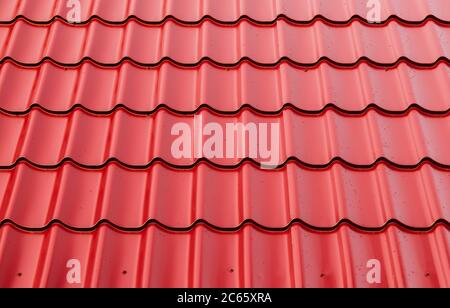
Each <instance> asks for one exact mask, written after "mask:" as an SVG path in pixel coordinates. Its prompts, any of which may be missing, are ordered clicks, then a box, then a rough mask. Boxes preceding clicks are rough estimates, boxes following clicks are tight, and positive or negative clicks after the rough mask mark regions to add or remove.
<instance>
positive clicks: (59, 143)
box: [0, 109, 450, 168]
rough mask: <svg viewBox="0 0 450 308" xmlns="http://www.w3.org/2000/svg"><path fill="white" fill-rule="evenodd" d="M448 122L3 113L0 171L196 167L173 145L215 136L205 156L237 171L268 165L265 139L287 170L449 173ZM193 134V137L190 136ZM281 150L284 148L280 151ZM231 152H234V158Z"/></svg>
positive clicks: (248, 114) (414, 117)
mask: <svg viewBox="0 0 450 308" xmlns="http://www.w3.org/2000/svg"><path fill="white" fill-rule="evenodd" d="M448 119H449V117H448V116H445V117H443V116H440V117H434V116H427V115H423V114H422V113H420V112H418V111H415V110H412V111H411V112H409V113H408V114H405V115H403V116H396V117H392V116H387V115H383V114H380V113H378V112H376V111H373V110H369V111H368V112H367V114H366V115H365V116H356V117H355V116H347V115H343V114H340V113H338V112H336V111H334V110H327V111H326V112H325V113H323V114H322V115H320V116H310V115H304V114H300V113H297V112H295V111H293V110H291V109H286V110H284V111H282V113H281V114H280V115H276V116H262V115H258V114H256V113H254V112H252V111H248V110H243V111H242V112H241V113H240V114H238V115H235V116H223V115H217V114H214V113H212V112H210V111H208V110H204V109H202V110H201V111H200V112H199V113H198V114H197V115H195V116H181V115H177V114H173V113H171V112H169V111H167V110H165V109H160V110H158V111H157V113H155V114H153V115H149V116H136V115H133V114H130V113H128V112H127V111H124V110H117V111H115V112H113V113H112V114H110V115H106V116H99V115H92V114H89V113H87V112H85V111H83V110H79V109H77V110H74V111H73V112H71V113H70V114H67V115H51V114H48V113H45V112H43V111H41V110H40V109H33V110H32V111H30V112H29V113H28V114H26V115H23V116H15V115H7V114H0V139H1V140H2V151H1V152H0V166H2V167H8V166H11V165H13V164H15V162H16V161H17V160H18V159H19V158H26V159H28V160H29V161H31V162H32V163H34V164H36V165H39V166H47V167H51V166H55V165H58V164H59V163H60V162H61V161H62V160H64V159H65V158H71V159H73V160H74V161H75V162H77V163H79V164H81V165H85V166H90V167H95V166H100V165H102V164H103V163H105V162H106V161H108V160H109V159H110V158H115V159H118V160H119V161H121V162H122V163H124V164H125V165H130V166H133V167H139V166H145V165H147V164H149V163H150V162H152V161H153V160H154V159H155V158H160V159H163V160H164V161H166V162H168V163H171V164H173V165H177V166H180V167H182V166H190V165H192V164H194V163H195V162H196V161H197V160H198V158H200V156H198V155H197V152H198V151H197V150H195V152H192V151H188V152H192V153H191V155H190V154H189V153H188V152H183V153H184V155H176V154H174V153H175V152H174V144H175V143H174V142H175V140H179V141H180V142H181V141H182V140H183V141H184V144H181V145H180V146H179V149H181V151H184V150H185V149H184V148H187V149H188V148H191V147H195V145H196V144H200V145H201V147H199V148H198V149H203V150H204V149H208V147H207V145H208V142H207V141H208V140H209V141H211V142H212V141H213V139H211V138H212V137H211V134H213V135H214V142H215V144H216V147H217V146H218V144H219V143H220V142H221V143H222V144H223V147H222V149H220V148H216V150H214V145H210V146H211V149H213V150H212V151H211V155H210V154H208V153H207V152H208V151H207V150H204V151H202V155H201V157H206V158H208V159H210V160H211V161H212V162H214V163H216V164H218V165H221V166H234V165H236V164H239V163H240V162H241V160H242V159H243V158H247V157H249V158H252V159H254V160H255V161H257V162H259V163H264V162H266V161H267V158H268V157H267V155H265V153H264V152H261V151H260V150H261V147H262V145H263V143H261V142H263V141H264V144H266V146H267V150H268V151H271V150H273V151H275V150H277V153H278V157H276V154H277V153H274V154H275V155H274V156H273V159H276V160H277V161H272V162H271V164H270V165H281V164H283V163H284V162H285V161H286V160H288V159H289V158H291V157H295V158H297V159H298V160H300V161H301V162H303V163H304V164H306V165H312V166H324V165H327V164H328V163H329V162H330V161H332V160H333V159H334V158H336V157H339V158H341V159H343V160H344V161H346V162H347V163H348V164H351V165H355V166H360V167H361V168H363V167H365V168H367V166H370V165H372V164H373V163H374V162H376V161H377V160H378V159H379V158H381V157H383V158H385V159H387V160H388V161H390V163H392V164H394V165H397V166H399V167H404V168H412V167H414V166H416V165H417V164H419V163H421V162H422V160H423V159H424V158H429V159H431V160H433V161H434V162H435V163H437V164H440V165H441V166H443V167H446V168H448V167H449V166H450V151H449V147H448V146H447V140H448V136H449V134H450V121H449V120H448ZM236 123H240V125H242V127H241V128H242V130H241V131H239V129H237V130H233V131H230V130H229V125H230V124H236ZM180 124H182V125H183V131H184V133H183V134H182V139H180V137H178V133H181V132H178V133H177V132H176V131H174V127H178V125H180ZM209 124H213V125H214V131H211V133H210V134H209V135H206V133H205V132H206V130H205V127H208V126H209ZM261 125H263V126H264V127H262V126H261ZM275 126H278V128H277V127H275ZM261 127H262V128H261ZM253 128H254V129H253ZM187 129H190V133H189V132H185V130H187ZM247 129H248V130H247ZM278 131H279V133H277V132H278ZM199 134H201V136H200V135H199ZM255 134H256V136H255ZM264 134H266V135H264ZM189 136H190V137H189ZM271 136H274V138H279V143H276V144H275V142H276V141H275V140H276V139H274V140H272V141H270V140H271V139H270V138H272V137H271ZM231 137H233V138H232V139H230V138H231ZM186 138H188V139H186ZM227 138H229V139H228V141H229V142H227ZM255 138H256V139H255ZM258 138H259V139H258ZM261 138H262V139H261ZM264 138H266V140H264ZM268 138H269V139H268ZM231 140H233V141H231ZM258 140H259V142H258V144H257V145H256V147H255V144H254V142H256V141H258ZM230 142H231V146H229V144H230ZM271 142H272V143H271ZM237 145H242V147H237ZM277 145H278V146H279V149H276V148H275V146H277ZM239 149H240V151H238V150H239ZM229 151H233V153H232V155H229V153H230V152H229ZM204 155H207V156H204ZM277 158H278V159H277Z"/></svg>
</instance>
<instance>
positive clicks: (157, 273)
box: [0, 0, 450, 287]
mask: <svg viewBox="0 0 450 308" xmlns="http://www.w3.org/2000/svg"><path fill="white" fill-rule="evenodd" d="M366 5H367V1H359V0H355V1H350V0H340V1H319V0H317V1H294V0H278V1H276V0H258V1H255V0H237V1H207V0H204V1H203V0H189V1H160V0H158V1H157V0H155V1H147V0H146V1H123V0H114V1H112V0H108V1H106V0H96V1H92V0H82V1H81V8H82V12H81V13H82V14H81V15H82V17H81V21H82V23H81V24H69V23H68V22H67V21H66V20H65V19H66V15H67V12H68V8H67V7H66V2H65V1H62V0H41V1H39V2H38V1H31V0H22V1H18V0H17V1H16V0H1V1H0V201H1V202H0V286H1V287H19V286H24V287H50V286H52V287H55V286H56V287H74V286H75V287H98V286H112V287H117V286H126V287H134V286H138V287H149V286H150V287H311V286H319V287H450V265H449V254H450V240H449V239H450V238H449V227H450V225H449V221H448V220H449V216H450V209H449V200H450V189H449V188H450V177H449V176H450V172H449V171H450V153H449V147H448V146H447V141H448V140H447V139H448V138H447V136H448V135H449V129H450V126H449V124H450V121H449V110H450V109H449V104H450V87H449V84H450V74H449V60H448V55H449V49H450V42H449V38H450V31H449V30H450V27H449V24H450V15H449V14H450V7H449V5H450V4H449V2H448V1H447V0H433V1H421V0H415V1H411V0H398V1H388V0H383V1H381V8H382V13H381V21H382V24H381V25H380V24H370V23H368V22H367V20H366V16H367V6H366ZM194 115H196V116H197V118H201V119H202V120H201V121H202V123H203V122H205V123H207V122H216V123H218V124H220V125H225V123H230V122H232V123H249V122H252V123H262V122H265V123H279V124H280V126H281V145H282V149H281V157H280V162H279V166H278V167H279V168H277V169H274V170H264V169H261V168H260V166H258V165H257V164H255V162H261V159H260V158H258V157H257V158H253V157H252V159H253V162H249V161H247V159H248V158H249V157H248V156H249V155H247V156H246V157H244V160H245V162H243V163H242V162H241V160H242V158H234V159H220V158H209V160H207V161H205V160H203V159H202V160H201V161H196V159H175V158H174V157H173V156H172V155H171V153H170V147H171V144H172V141H173V136H171V127H172V125H173V124H175V123H177V122H185V123H188V124H189V127H191V128H192V127H193V121H194ZM238 141H239V140H238ZM246 142H247V141H246ZM245 145H246V146H248V144H247V143H245ZM203 158H204V157H203ZM72 259H76V260H79V261H80V266H81V276H82V279H81V282H80V283H79V284H69V282H68V280H67V279H66V278H67V273H68V271H69V269H68V267H67V262H68V261H69V260H72ZM373 259H376V260H378V261H379V262H380V266H381V267H380V270H381V277H382V279H381V283H380V284H369V282H368V280H367V277H366V275H367V273H368V271H369V267H368V266H367V265H368V262H370V260H373Z"/></svg>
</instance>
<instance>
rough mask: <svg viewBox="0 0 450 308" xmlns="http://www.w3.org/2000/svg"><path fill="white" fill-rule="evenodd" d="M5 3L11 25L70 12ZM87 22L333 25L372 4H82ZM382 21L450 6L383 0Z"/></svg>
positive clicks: (288, 0) (58, 0) (94, 0)
mask: <svg viewBox="0 0 450 308" xmlns="http://www.w3.org/2000/svg"><path fill="white" fill-rule="evenodd" d="M37 3H38V2H36V1H35V0H3V1H2V2H0V20H4V21H8V20H12V19H14V18H15V17H16V16H17V15H24V16H26V17H27V18H29V19H31V20H34V21H49V20H50V19H52V18H53V16H55V15H58V16H61V17H63V18H66V16H67V14H68V12H69V9H68V8H67V6H66V1H64V0H39V5H37ZM80 3H81V8H82V10H81V20H82V21H85V20H87V19H90V18H91V17H92V16H94V15H96V16H99V17H101V18H102V19H105V20H108V21H112V22H121V21H123V20H125V19H126V18H127V17H129V16H136V17H138V18H140V19H142V20H143V21H146V22H160V21H162V20H164V19H165V18H167V16H173V17H175V18H177V19H179V20H182V21H185V22H196V21H199V20H201V19H202V18H204V16H211V17H212V18H215V19H217V20H218V21H221V22H233V21H236V20H238V19H239V18H241V16H248V17H250V18H252V19H255V20H257V21H259V22H263V21H273V20H275V19H276V17H277V16H278V15H285V16H287V17H288V18H290V19H293V20H295V21H309V20H311V19H313V18H314V17H315V16H317V15H321V16H324V17H325V18H327V19H330V20H332V21H347V20H349V19H350V18H351V17H352V16H355V15H357V16H360V17H362V18H366V16H367V2H366V1H354V0H333V1H329V0H314V1H308V0H234V1H217V0H182V1H180V0H165V1H161V0H80ZM380 3H381V19H382V20H386V19H387V18H389V17H390V16H393V15H395V16H396V17H399V18H402V19H405V20H407V21H409V22H413V21H422V20H423V19H424V18H425V17H426V16H428V15H433V16H436V17H438V18H440V19H442V20H450V13H449V12H450V4H449V3H448V1H446V0H426V1H425V0H380Z"/></svg>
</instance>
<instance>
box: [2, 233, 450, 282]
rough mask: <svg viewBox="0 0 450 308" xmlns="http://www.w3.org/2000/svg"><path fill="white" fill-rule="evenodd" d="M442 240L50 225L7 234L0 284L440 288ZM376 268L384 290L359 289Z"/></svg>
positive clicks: (449, 275) (445, 275) (445, 272)
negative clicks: (74, 279)
mask: <svg viewBox="0 0 450 308" xmlns="http://www.w3.org/2000/svg"><path fill="white" fill-rule="evenodd" d="M449 235H450V233H449V232H448V231H447V230H445V228H444V227H438V228H437V229H436V230H434V231H433V232H430V233H421V234H413V233H409V232H404V231H401V230H399V229H398V228H396V227H390V228H388V229H387V230H385V231H384V232H383V233H361V231H353V230H352V229H350V228H348V227H346V226H343V227H342V228H340V229H339V230H338V231H336V232H333V233H316V232H311V231H306V230H304V229H302V228H301V227H299V226H292V227H291V228H289V230H287V231H285V232H279V233H267V232H263V231H260V230H258V229H256V228H254V227H252V226H245V227H242V228H241V229H240V230H239V231H237V232H232V233H219V232H215V231H211V230H210V229H208V228H206V227H203V226H197V227H195V228H193V229H192V231H190V232H187V233H173V232H170V231H167V230H164V229H160V228H158V227H154V226H151V227H148V228H147V229H145V230H143V231H141V232H139V233H122V232H118V231H114V230H113V229H111V228H109V227H107V226H101V227H99V228H98V229H96V230H95V231H94V232H91V233H82V234H76V233H72V232H69V231H66V230H64V229H62V228H60V227H58V226H54V227H51V228H49V229H48V230H47V231H46V232H45V233H34V234H29V233H23V232H20V231H17V230H16V229H14V228H11V227H9V226H5V227H3V228H2V229H1V230H0V247H1V249H2V251H1V252H2V254H1V259H0V267H1V268H2V275H0V285H2V286H8V287H31V286H34V287H77V286H78V287H80V286H81V287H161V286H163V287H313V286H314V287H317V286H319V287H371V286H375V287H445V286H446V287H448V286H449V284H450V282H449V281H450V271H449V267H448V259H449V253H448V245H449V243H450V237H449ZM71 259H77V260H79V261H80V265H81V266H80V269H81V272H82V276H81V284H78V285H70V284H68V283H67V280H66V275H67V271H68V270H67V266H66V265H67V260H71ZM371 259H378V260H382V261H381V262H382V268H383V270H382V273H381V276H382V277H383V279H382V283H381V284H378V285H370V284H368V283H367V279H366V275H367V272H368V269H367V262H368V260H371Z"/></svg>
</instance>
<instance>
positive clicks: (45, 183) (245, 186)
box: [0, 162, 450, 230]
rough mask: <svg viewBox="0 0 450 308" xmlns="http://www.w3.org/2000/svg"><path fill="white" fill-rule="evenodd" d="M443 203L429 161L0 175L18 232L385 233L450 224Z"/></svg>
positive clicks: (24, 168)
mask: <svg viewBox="0 0 450 308" xmlns="http://www.w3.org/2000/svg"><path fill="white" fill-rule="evenodd" d="M430 192H433V193H432V194H430ZM449 200H450V172H449V171H444V170H440V169H439V168H436V167H434V166H433V165H431V164H425V165H423V166H421V167H420V168H418V169H416V170H409V171H406V170H398V169H395V168H391V167H389V166H387V165H385V164H380V165H378V166H376V167H375V168H373V169H371V170H354V169H350V168H347V167H346V166H345V165H342V164H334V165H332V166H331V167H329V168H328V169H324V170H319V169H308V168H304V167H302V166H299V165H297V164H296V163H294V162H291V163H288V164H287V165H286V166H285V167H284V168H282V169H279V170H262V169H260V168H258V167H256V166H254V165H253V164H250V163H246V164H243V165H242V166H240V167H239V168H238V169H234V170H223V169H219V168H215V167H212V166H210V165H208V164H205V163H202V164H199V165H197V166H196V167H194V168H193V169H190V170H179V169H173V168H170V167H168V166H166V165H164V164H155V165H153V166H151V167H150V168H148V169H146V170H130V169H126V168H123V167H122V166H120V165H118V164H109V165H107V166H106V167H105V168H103V169H101V170H89V169H82V168H79V167H77V166H75V165H72V164H69V163H65V164H63V165H61V166H60V167H59V168H58V169H55V170H43V169H37V168H34V167H32V166H30V165H27V164H24V163H20V164H18V165H17V166H16V167H15V168H14V169H12V170H1V171H0V203H1V204H2V210H1V211H0V214H1V217H0V221H1V222H6V221H11V222H13V223H14V224H16V225H17V226H20V227H22V228H23V229H42V228H45V227H46V226H47V225H49V224H50V223H52V222H54V221H59V222H61V223H62V224H64V225H66V226H68V228H73V229H83V230H85V229H92V228H95V227H96V226H97V223H99V222H101V221H107V222H109V223H111V224H112V225H114V226H117V228H120V229H122V230H139V229H141V228H143V227H145V226H146V224H147V223H148V222H157V223H158V224H161V225H162V226H165V227H166V228H168V229H176V230H179V229H189V228H191V226H193V225H194V224H196V223H197V222H199V221H204V222H206V223H207V224H209V225H210V226H212V227H213V228H217V229H226V230H235V229H239V228H240V227H241V226H242V224H243V223H245V222H253V223H254V224H255V225H258V226H260V227H261V228H263V229H276V230H280V229H286V228H288V226H289V225H290V224H291V222H294V221H298V222H300V223H301V224H302V225H304V226H309V227H310V228H312V229H317V230H321V229H327V230H332V229H334V228H337V226H338V225H339V224H340V223H341V222H342V221H348V222H349V223H351V224H352V225H354V226H356V227H358V228H359V229H384V228H385V226H386V224H387V223H388V222H391V221H397V222H399V224H401V225H403V226H405V227H406V228H408V229H411V230H415V229H430V228H432V227H433V226H434V224H435V223H436V222H438V221H443V222H447V225H449V224H448V222H449V221H450V201H449ZM125 205H126V206H125ZM449 226H450V225H449Z"/></svg>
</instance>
